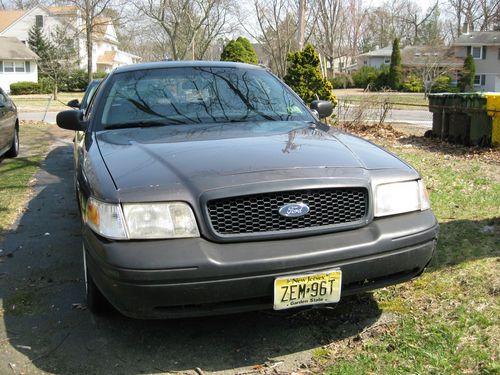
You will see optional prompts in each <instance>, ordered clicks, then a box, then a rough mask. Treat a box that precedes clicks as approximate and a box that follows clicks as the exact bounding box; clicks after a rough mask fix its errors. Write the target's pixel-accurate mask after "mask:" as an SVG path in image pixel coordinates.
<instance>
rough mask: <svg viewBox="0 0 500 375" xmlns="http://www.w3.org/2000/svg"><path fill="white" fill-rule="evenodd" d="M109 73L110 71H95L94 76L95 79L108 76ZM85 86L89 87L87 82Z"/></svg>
mask: <svg viewBox="0 0 500 375" xmlns="http://www.w3.org/2000/svg"><path fill="white" fill-rule="evenodd" d="M107 75H108V73H106V72H94V73H92V78H93V79H103V78H106V76H107ZM85 88H87V84H86V85H85Z"/></svg>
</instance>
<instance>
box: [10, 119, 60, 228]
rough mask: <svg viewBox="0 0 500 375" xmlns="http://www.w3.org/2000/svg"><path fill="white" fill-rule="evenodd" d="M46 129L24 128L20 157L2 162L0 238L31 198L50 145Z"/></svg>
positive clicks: (31, 125)
mask: <svg viewBox="0 0 500 375" xmlns="http://www.w3.org/2000/svg"><path fill="white" fill-rule="evenodd" d="M47 126H49V125H42V124H30V125H21V127H20V134H19V139H20V143H21V150H20V154H19V156H18V157H17V158H14V159H3V160H1V161H0V192H1V194H0V234H1V232H2V231H4V230H6V229H7V228H8V227H9V225H10V224H12V222H13V221H14V220H15V218H16V217H17V215H18V214H19V213H20V211H21V209H22V207H23V205H24V202H25V201H26V199H27V198H28V195H29V187H30V185H31V183H32V179H33V175H34V173H35V172H36V170H37V169H38V167H39V166H40V163H41V161H42V160H43V158H44V156H45V154H46V152H47V150H48V148H49V145H50V142H51V135H50V134H49V133H48V132H47V131H46V129H45V128H46V127H47Z"/></svg>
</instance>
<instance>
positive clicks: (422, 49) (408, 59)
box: [401, 46, 464, 66]
mask: <svg viewBox="0 0 500 375" xmlns="http://www.w3.org/2000/svg"><path fill="white" fill-rule="evenodd" d="M401 63H402V64H403V65H407V66H418V65H428V64H429V63H433V64H437V65H441V66H442V65H447V66H454V65H456V66H462V65H463V64H464V59H463V58H460V57H456V56H455V51H454V49H453V48H449V47H432V46H406V47H404V48H403V49H402V50H401Z"/></svg>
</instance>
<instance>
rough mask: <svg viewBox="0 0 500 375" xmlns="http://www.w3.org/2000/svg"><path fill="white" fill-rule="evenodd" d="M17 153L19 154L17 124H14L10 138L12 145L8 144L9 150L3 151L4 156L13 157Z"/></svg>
mask: <svg viewBox="0 0 500 375" xmlns="http://www.w3.org/2000/svg"><path fill="white" fill-rule="evenodd" d="M17 155H19V126H18V125H17V124H16V128H15V130H14V139H12V145H11V146H10V149H9V151H7V152H6V153H5V157H7V158H15V157H16V156H17Z"/></svg>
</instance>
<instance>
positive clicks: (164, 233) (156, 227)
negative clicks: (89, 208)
mask: <svg viewBox="0 0 500 375" xmlns="http://www.w3.org/2000/svg"><path fill="white" fill-rule="evenodd" d="M123 213H124V216H125V222H126V223H127V228H128V233H129V237H130V238H137V239H148V238H183V237H199V236H200V233H199V232H198V226H197V224H196V220H195V218H194V214H193V211H191V208H190V207H189V206H188V205H187V204H186V203H181V202H175V203H127V204H123Z"/></svg>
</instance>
